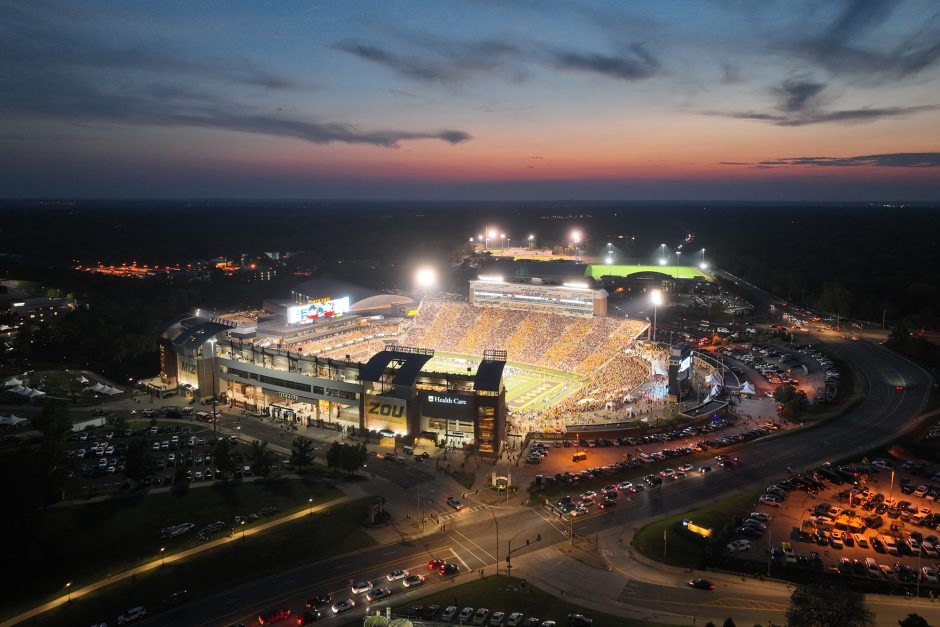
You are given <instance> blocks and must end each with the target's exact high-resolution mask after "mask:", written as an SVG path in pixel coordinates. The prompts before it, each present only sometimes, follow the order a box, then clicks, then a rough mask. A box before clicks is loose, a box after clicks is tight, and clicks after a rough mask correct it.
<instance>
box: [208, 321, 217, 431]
mask: <svg viewBox="0 0 940 627" xmlns="http://www.w3.org/2000/svg"><path fill="white" fill-rule="evenodd" d="M215 343H216V339H215V338H214V337H213V338H209V344H210V345H211V346H212V436H213V437H214V438H216V439H218V437H219V415H218V412H217V411H216V403H217V400H218V399H217V398H216V396H218V391H217V390H216V383H215V381H216V378H217V377H218V373H217V372H216V366H215Z"/></svg>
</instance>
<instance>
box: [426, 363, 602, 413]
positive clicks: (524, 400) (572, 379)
mask: <svg viewBox="0 0 940 627" xmlns="http://www.w3.org/2000/svg"><path fill="white" fill-rule="evenodd" d="M478 364H479V360H478V359H474V358H472V357H470V356H468V355H457V354H453V353H440V352H438V353H435V354H434V357H433V358H432V359H431V361H429V362H428V363H427V365H426V366H425V367H424V370H425V371H427V372H452V373H466V372H467V368H471V369H472V370H473V371H476V367H477V365H478ZM503 381H504V383H505V384H506V404H507V405H508V406H509V409H511V410H513V411H543V410H545V409H547V408H549V407H551V406H552V405H557V404H558V403H560V402H562V401H563V400H565V399H566V398H568V397H569V396H571V395H572V394H574V393H575V392H577V391H578V390H580V389H581V386H582V385H584V383H583V381H582V379H581V378H580V377H576V376H574V375H570V374H567V373H564V372H561V371H558V370H550V369H548V368H539V367H538V366H530V365H526V364H519V363H515V362H508V363H507V364H506V370H505V372H504V374H503Z"/></svg>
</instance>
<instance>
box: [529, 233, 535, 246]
mask: <svg viewBox="0 0 940 627" xmlns="http://www.w3.org/2000/svg"><path fill="white" fill-rule="evenodd" d="M533 246H535V235H534V234H533V233H529V248H532V247H533Z"/></svg>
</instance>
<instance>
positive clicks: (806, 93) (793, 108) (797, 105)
mask: <svg viewBox="0 0 940 627" xmlns="http://www.w3.org/2000/svg"><path fill="white" fill-rule="evenodd" d="M825 88H826V86H825V85H823V84H822V83H816V82H813V81H810V80H801V79H796V78H788V79H787V80H785V81H783V85H781V86H780V88H779V90H778V94H779V95H780V100H781V102H780V107H779V108H780V109H781V110H783V111H787V112H791V113H795V112H799V111H803V110H805V109H807V108H810V107H812V106H813V105H815V102H814V101H815V100H816V97H817V96H819V94H821V93H822V91H823V90H824V89H825Z"/></svg>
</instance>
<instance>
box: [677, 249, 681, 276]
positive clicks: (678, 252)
mask: <svg viewBox="0 0 940 627" xmlns="http://www.w3.org/2000/svg"><path fill="white" fill-rule="evenodd" d="M681 254H682V253H681V252H680V251H678V250H677V251H676V283H678V282H679V255H681Z"/></svg>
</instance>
